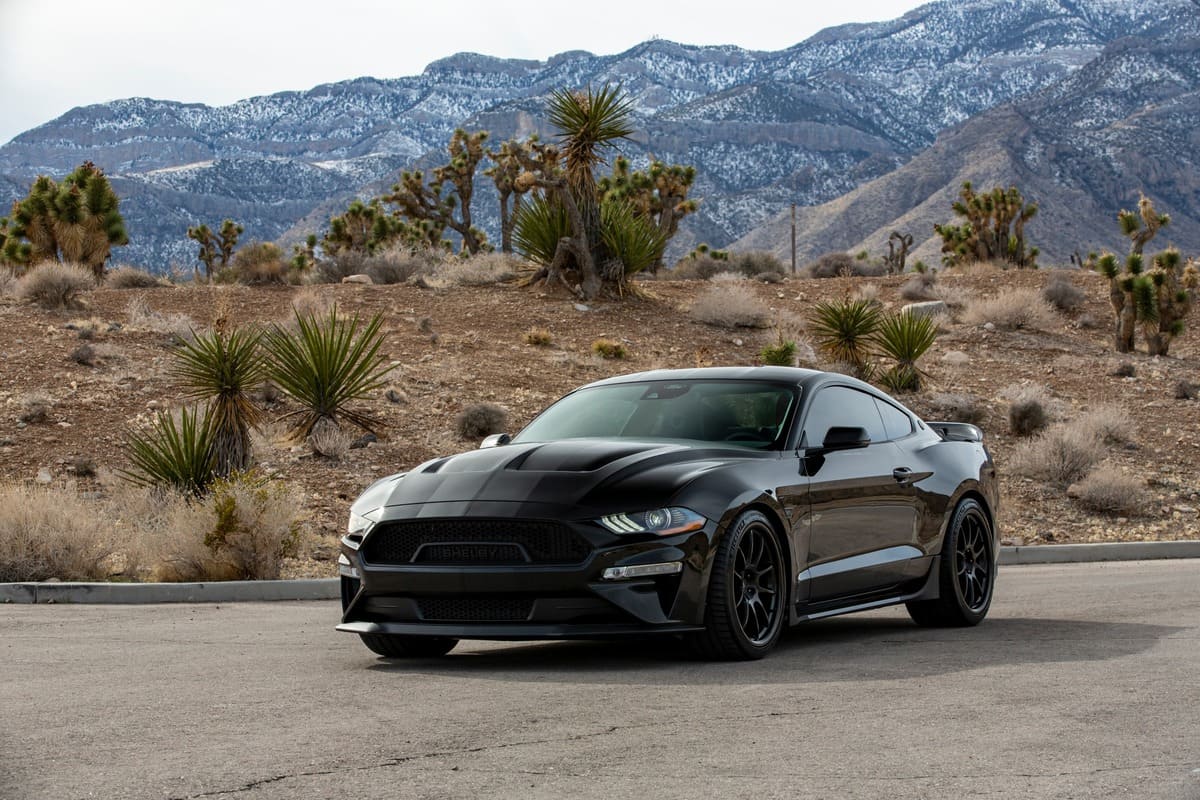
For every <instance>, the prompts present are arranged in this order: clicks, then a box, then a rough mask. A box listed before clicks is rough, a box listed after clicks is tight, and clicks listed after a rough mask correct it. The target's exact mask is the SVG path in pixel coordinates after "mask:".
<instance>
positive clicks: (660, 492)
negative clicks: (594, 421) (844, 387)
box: [355, 439, 778, 516]
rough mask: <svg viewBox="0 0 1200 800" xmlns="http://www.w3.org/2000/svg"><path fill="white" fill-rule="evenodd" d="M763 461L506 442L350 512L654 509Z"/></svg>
mask: <svg viewBox="0 0 1200 800" xmlns="http://www.w3.org/2000/svg"><path fill="white" fill-rule="evenodd" d="M769 458H778V453H775V452H765V453H764V452H760V451H756V450H750V449H749V448H744V447H736V446H726V447H721V446H715V445H707V444H706V445H702V446H697V445H690V444H686V443H675V442H661V441H659V442H643V441H632V440H627V439H620V440H599V439H572V440H567V441H558V442H544V443H536V442H535V443H529V444H524V443H521V444H509V445H504V446H501V447H493V448H487V449H482V450H472V451H469V452H466V453H460V454H458V455H454V456H449V457H447V458H439V459H434V460H433V461H427V462H425V463H424V464H421V465H420V466H418V467H416V468H414V469H413V470H412V471H410V472H408V473H405V474H403V475H399V476H394V477H392V478H388V479H385V480H382V481H379V482H378V483H376V484H375V485H373V486H372V487H371V488H370V489H368V490H367V491H366V492H365V493H364V494H363V496H362V497H361V498H359V501H358V502H356V503H355V510H356V511H358V512H359V513H366V512H369V511H371V510H372V509H375V508H379V507H387V508H395V507H404V506H418V505H420V506H430V505H431V504H442V503H445V504H451V505H453V506H454V508H448V507H442V508H440V509H429V508H427V509H426V510H424V511H422V512H421V514H422V515H425V514H431V513H432V514H437V515H439V516H440V515H442V514H469V513H486V508H483V506H491V505H492V504H495V503H527V504H536V505H539V506H542V509H541V513H547V507H555V508H558V509H571V510H572V512H571V513H572V516H574V515H584V516H586V515H588V514H589V513H606V512H608V511H610V510H612V509H614V508H621V509H625V510H629V509H638V508H642V507H646V508H656V507H660V506H663V505H667V504H669V503H670V501H671V499H672V497H673V496H674V495H675V494H676V493H677V492H678V491H679V490H680V489H682V488H683V487H684V486H686V485H687V484H688V483H690V482H691V481H692V480H694V479H695V478H697V477H699V476H700V475H702V474H704V473H706V472H709V471H712V470H714V469H721V468H724V467H729V466H730V465H732V464H737V463H742V462H745V461H747V460H758V459H769ZM510 513H513V512H512V510H511V509H510ZM515 513H520V512H515ZM530 513H535V512H534V511H533V510H532V509H531V512H530ZM559 513H561V512H559ZM391 515H392V514H389V516H391ZM402 515H404V516H406V515H407V514H402Z"/></svg>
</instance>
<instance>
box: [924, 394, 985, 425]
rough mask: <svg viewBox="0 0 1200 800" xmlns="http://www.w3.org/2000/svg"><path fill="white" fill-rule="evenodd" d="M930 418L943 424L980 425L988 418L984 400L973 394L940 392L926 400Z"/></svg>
mask: <svg viewBox="0 0 1200 800" xmlns="http://www.w3.org/2000/svg"><path fill="white" fill-rule="evenodd" d="M926 407H927V408H929V412H930V413H929V418H930V419H933V420H936V421H941V422H968V423H970V424H972V425H978V424H980V423H981V422H983V420H984V417H986V416H987V407H986V406H985V405H984V404H983V399H982V398H980V397H976V396H975V395H973V394H948V393H944V392H939V393H936V394H932V395H930V396H929V398H928V399H927V400H926Z"/></svg>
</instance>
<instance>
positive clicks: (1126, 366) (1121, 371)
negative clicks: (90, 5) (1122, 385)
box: [1108, 361, 1137, 378]
mask: <svg viewBox="0 0 1200 800" xmlns="http://www.w3.org/2000/svg"><path fill="white" fill-rule="evenodd" d="M1108 374H1109V375H1115V376H1116V377H1118V378H1132V377H1133V376H1134V375H1137V367H1136V366H1134V364H1133V362H1132V361H1122V362H1121V363H1120V364H1117V366H1115V367H1113V371H1112V372H1110V373H1108Z"/></svg>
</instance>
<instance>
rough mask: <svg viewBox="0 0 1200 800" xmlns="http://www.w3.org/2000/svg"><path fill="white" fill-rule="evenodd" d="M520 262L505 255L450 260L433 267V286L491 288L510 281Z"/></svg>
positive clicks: (495, 254) (486, 255) (497, 254)
mask: <svg viewBox="0 0 1200 800" xmlns="http://www.w3.org/2000/svg"><path fill="white" fill-rule="evenodd" d="M520 264H521V262H520V260H519V259H516V258H514V257H512V256H510V255H506V254H505V253H479V254H478V255H474V256H471V257H470V258H450V259H447V260H445V261H443V262H442V263H440V264H438V265H437V266H436V267H434V270H433V279H432V280H431V281H430V282H431V283H432V284H433V285H435V286H491V285H492V284H496V283H503V282H504V281H508V280H512V278H513V277H514V276H515V275H516V274H517V269H518V268H519V267H520Z"/></svg>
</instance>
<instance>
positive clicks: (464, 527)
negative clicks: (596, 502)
mask: <svg viewBox="0 0 1200 800" xmlns="http://www.w3.org/2000/svg"><path fill="white" fill-rule="evenodd" d="M590 552H591V546H590V545H589V543H588V541H587V539H585V538H584V537H582V536H581V535H579V534H578V533H576V532H575V531H573V530H571V529H570V528H569V527H567V526H566V525H564V524H562V523H561V522H549V521H540V520H514V519H491V520H489V519H415V520H398V521H396V522H384V523H381V524H380V525H379V526H378V527H376V528H375V530H373V531H371V533H370V534H369V535H368V536H367V539H366V541H365V542H363V549H362V551H361V555H362V558H363V559H364V560H365V561H367V562H368V563H371V564H525V563H532V564H579V563H581V562H582V561H583V560H584V559H586V558H587V557H588V554H589V553H590Z"/></svg>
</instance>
